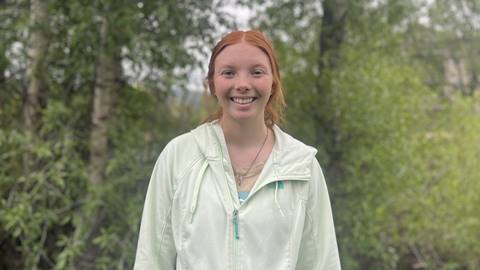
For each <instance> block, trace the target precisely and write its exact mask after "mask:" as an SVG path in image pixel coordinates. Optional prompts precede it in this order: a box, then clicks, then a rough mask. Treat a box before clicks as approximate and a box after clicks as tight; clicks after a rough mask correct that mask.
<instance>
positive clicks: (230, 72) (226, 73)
mask: <svg viewBox="0 0 480 270" xmlns="http://www.w3.org/2000/svg"><path fill="white" fill-rule="evenodd" d="M220 75H222V76H223V77H227V78H231V77H233V76H235V72H234V71H233V70H231V69H226V70H222V72H220Z"/></svg>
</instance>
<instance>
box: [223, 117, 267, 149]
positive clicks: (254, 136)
mask: <svg viewBox="0 0 480 270" xmlns="http://www.w3.org/2000/svg"><path fill="white" fill-rule="evenodd" d="M261 120H262V121H252V122H236V121H227V120H226V119H224V118H220V126H221V127H222V129H223V134H224V135H225V139H226V141H227V142H228V143H229V144H230V145H236V146H241V147H248V146H257V145H258V144H259V143H261V142H263V140H264V139H265V136H266V135H267V126H266V125H265V123H264V122H263V119H261Z"/></svg>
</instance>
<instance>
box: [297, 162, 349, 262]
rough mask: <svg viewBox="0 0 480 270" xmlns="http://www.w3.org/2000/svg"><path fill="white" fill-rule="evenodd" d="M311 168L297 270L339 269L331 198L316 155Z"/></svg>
mask: <svg viewBox="0 0 480 270" xmlns="http://www.w3.org/2000/svg"><path fill="white" fill-rule="evenodd" d="M311 170H312V179H311V181H310V189H309V195H308V201H307V202H306V216H305V225H304V229H303V235H302V241H301V244H300V250H299V257H298V261H297V267H296V269H297V270H307V269H308V270H312V269H319V270H320V269H322V270H339V269H341V267H340V258H339V255H338V247H337V240H336V236H335V227H334V225H333V217H332V209H331V206H330V199H329V196H328V190H327V185H326V183H325V178H324V176H323V173H322V170H321V168H320V164H319V163H318V161H317V160H316V159H315V158H313V162H312V169H311Z"/></svg>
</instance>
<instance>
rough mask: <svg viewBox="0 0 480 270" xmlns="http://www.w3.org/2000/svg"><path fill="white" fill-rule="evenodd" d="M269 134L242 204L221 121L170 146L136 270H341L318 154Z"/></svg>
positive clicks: (157, 175)
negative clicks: (265, 154) (268, 146)
mask: <svg viewBox="0 0 480 270" xmlns="http://www.w3.org/2000/svg"><path fill="white" fill-rule="evenodd" d="M273 130H274V133H275V145H274V147H273V150H272V152H271V154H270V157H269V159H268V160H267V162H266V164H265V166H264V168H263V171H262V172H261V174H260V175H259V177H258V180H257V182H256V183H255V186H254V187H253V189H252V190H251V191H250V195H249V196H248V198H247V199H246V201H245V202H244V203H243V204H240V202H239V199H238V194H237V189H236V185H235V180H234V176H233V170H232V165H231V163H230V159H229V156H228V152H227V146H226V143H225V138H224V136H223V132H222V129H221V127H220V125H219V124H218V121H214V122H211V123H207V124H203V125H201V126H199V127H197V128H196V129H194V130H192V131H191V132H189V133H187V134H184V135H181V136H179V137H177V138H175V139H173V140H172V141H171V142H170V143H169V144H168V145H167V146H166V147H165V149H164V150H163V152H162V153H161V154H160V157H159V158H158V161H157V163H156V165H155V168H154V170H153V174H152V177H151V179H150V184H149V187H148V191H147V196H146V199H145V206H144V210H143V217H142V223H141V227H140V234H139V240H138V247H137V255H136V259H135V266H134V269H136V270H140V269H144V270H156V269H161V270H174V269H177V270H178V269H181V270H203V269H205V270H230V269H232V270H236V269H239V270H240V269H241V270H266V269H272V270H287V269H297V270H313V269H322V270H336V269H340V260H339V255H338V249H337V241H336V238H335V229H334V226H333V219H332V211H331V207H330V200H329V197H328V191H327V187H326V185H325V179H324V177H323V174H322V171H321V169H320V165H319V163H318V161H317V160H316V158H315V153H316V150H315V149H314V148H312V147H309V146H306V145H305V144H303V143H301V142H299V141H297V140H295V139H294V138H292V137H291V136H290V135H288V134H286V133H284V132H283V131H281V130H280V128H278V127H277V126H274V128H273Z"/></svg>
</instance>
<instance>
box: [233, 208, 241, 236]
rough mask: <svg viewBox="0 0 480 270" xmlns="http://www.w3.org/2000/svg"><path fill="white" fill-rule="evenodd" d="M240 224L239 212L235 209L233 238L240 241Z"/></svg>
mask: <svg viewBox="0 0 480 270" xmlns="http://www.w3.org/2000/svg"><path fill="white" fill-rule="evenodd" d="M238 223H239V217H238V210H237V209H235V210H233V236H234V237H235V239H237V240H238V239H240V235H239V234H238V229H239V228H238V225H239V224H238Z"/></svg>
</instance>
